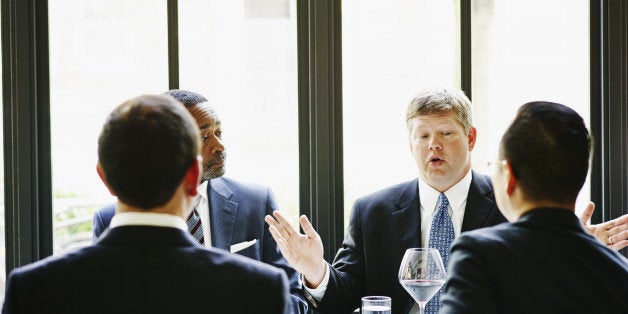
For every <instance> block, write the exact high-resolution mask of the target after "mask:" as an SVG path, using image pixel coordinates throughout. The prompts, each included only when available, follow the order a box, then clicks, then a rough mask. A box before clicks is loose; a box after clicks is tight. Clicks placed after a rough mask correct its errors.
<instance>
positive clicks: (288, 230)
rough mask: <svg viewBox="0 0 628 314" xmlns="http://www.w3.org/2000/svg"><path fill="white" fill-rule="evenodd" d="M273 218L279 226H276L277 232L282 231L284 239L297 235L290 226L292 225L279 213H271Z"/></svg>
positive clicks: (297, 232)
mask: <svg viewBox="0 0 628 314" xmlns="http://www.w3.org/2000/svg"><path fill="white" fill-rule="evenodd" d="M273 216H274V217H275V219H276V220H277V222H279V225H280V226H277V227H276V228H277V229H278V230H280V231H282V233H284V234H285V235H286V237H290V236H292V235H295V234H299V231H297V230H296V229H295V228H294V227H293V226H292V224H291V223H290V222H288V220H287V219H286V218H285V217H284V216H283V215H282V214H281V213H280V212H279V211H274V212H273ZM282 229H283V230H282Z"/></svg>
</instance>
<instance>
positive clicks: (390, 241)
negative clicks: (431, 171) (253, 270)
mask: <svg viewBox="0 0 628 314" xmlns="http://www.w3.org/2000/svg"><path fill="white" fill-rule="evenodd" d="M419 204H420V203H419V191H418V185H417V179H414V180H411V181H408V182H404V183H401V184H397V185H395V186H392V187H389V188H386V189H384V190H380V191H377V192H375V193H373V194H370V195H368V196H365V197H363V198H360V199H358V200H356V201H355V203H354V205H353V209H352V212H351V218H350V221H349V230H348V233H347V235H346V236H345V239H344V242H343V244H342V248H341V249H340V250H338V253H337V254H336V258H335V259H334V263H333V264H332V267H330V277H329V284H328V286H327V290H326V292H325V295H324V296H323V299H322V300H321V302H320V303H318V304H315V302H313V300H312V299H311V298H309V299H310V301H311V303H312V304H313V305H314V306H317V310H318V311H319V312H321V313H350V312H352V311H353V310H354V309H356V308H357V307H359V306H360V299H361V297H363V296H367V295H385V296H389V297H391V298H392V312H393V313H404V314H405V313H408V311H409V310H410V308H411V307H412V305H413V304H414V300H413V299H412V298H411V297H410V295H409V294H408V293H407V292H406V291H405V290H404V289H403V287H402V286H401V284H399V279H398V272H399V265H400V264H401V259H402V257H403V255H404V253H405V251H406V249H408V248H414V247H421V232H420V226H421V215H420V213H419ZM504 221H506V219H505V218H504V217H503V216H502V214H501V213H500V212H499V209H498V208H497V205H496V204H495V198H494V196H493V187H492V186H491V182H490V179H489V178H488V177H487V176H484V175H481V174H478V173H476V172H473V173H472V179H471V186H470V188H469V194H468V196H467V205H466V208H465V214H464V218H463V222H462V231H467V230H473V229H477V228H481V227H486V226H492V225H495V224H498V223H501V222H504Z"/></svg>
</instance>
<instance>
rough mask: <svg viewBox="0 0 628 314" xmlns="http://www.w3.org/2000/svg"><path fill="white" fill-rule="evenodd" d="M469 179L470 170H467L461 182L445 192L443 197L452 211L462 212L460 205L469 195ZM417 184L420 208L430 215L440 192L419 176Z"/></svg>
mask: <svg viewBox="0 0 628 314" xmlns="http://www.w3.org/2000/svg"><path fill="white" fill-rule="evenodd" d="M471 177H472V176H471V170H469V171H467V174H466V175H465V176H464V177H463V178H462V180H460V181H458V183H456V184H454V185H453V186H452V187H450V188H449V190H447V191H445V196H447V200H448V201H449V205H450V206H451V208H452V209H453V210H454V211H459V210H462V208H461V207H462V204H463V203H464V202H465V201H466V199H467V195H469V188H470V187H471ZM418 184H419V199H420V200H421V206H422V207H423V210H427V211H428V212H429V213H430V214H431V213H432V212H433V211H434V210H435V209H436V203H437V202H438V196H440V192H438V191H437V190H436V189H434V188H433V187H431V186H430V185H429V184H427V183H426V182H425V181H423V178H421V177H420V176H419V180H418Z"/></svg>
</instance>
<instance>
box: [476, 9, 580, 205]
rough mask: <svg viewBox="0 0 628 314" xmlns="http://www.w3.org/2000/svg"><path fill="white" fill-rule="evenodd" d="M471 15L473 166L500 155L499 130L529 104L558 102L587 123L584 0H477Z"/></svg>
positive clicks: (481, 168) (482, 167)
mask: <svg viewBox="0 0 628 314" xmlns="http://www.w3.org/2000/svg"><path fill="white" fill-rule="evenodd" d="M539 8H543V9H542V10H540V9H539ZM471 13H472V15H471V16H472V28H471V29H472V32H473V33H472V36H471V38H472V71H473V72H472V76H473V77H472V80H473V81H472V86H473V91H472V96H473V110H474V123H475V125H476V127H477V129H478V140H477V144H476V147H475V149H474V151H473V162H474V168H475V169H478V170H481V171H484V170H485V166H486V163H487V161H490V160H494V159H495V158H497V149H498V145H499V142H500V139H501V135H502V134H503V133H504V131H505V130H506V128H507V127H508V125H509V124H510V122H511V121H512V119H514V117H515V114H516V111H517V109H518V108H519V106H521V105H523V104H524V103H526V102H530V101H536V100H547V101H553V102H558V103H562V104H564V105H567V106H570V107H571V108H573V109H574V110H576V111H577V112H578V113H579V114H580V115H581V116H582V117H583V118H584V119H585V122H586V123H587V124H588V123H589V106H590V95H589V85H590V81H589V67H590V64H589V60H590V57H589V1H585V0H578V1H572V0H560V1H543V0H533V1H530V0H525V1H524V0H520V1H495V0H481V1H474V2H473V7H472V12H471ZM589 186H590V185H589V180H587V182H586V183H585V186H584V187H583V189H582V191H581V193H580V196H579V199H578V204H577V205H576V209H577V210H583V209H584V206H585V205H586V202H588V201H589V199H590V187H589Z"/></svg>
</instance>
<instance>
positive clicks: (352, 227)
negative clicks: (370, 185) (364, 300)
mask: <svg viewBox="0 0 628 314" xmlns="http://www.w3.org/2000/svg"><path fill="white" fill-rule="evenodd" d="M362 243H363V239H362V228H361V223H360V203H359V200H357V201H356V202H355V203H354V205H353V209H352V210H351V218H350V219H349V230H348V233H347V235H346V236H345V239H344V241H343V243H342V247H341V248H340V250H338V254H336V258H335V259H334V263H333V264H332V265H331V267H330V268H329V270H330V275H329V283H328V285H327V290H326V291H325V295H324V296H323V299H322V300H321V302H320V303H319V304H318V305H317V306H318V308H317V310H318V311H319V312H321V313H350V312H353V311H354V310H355V309H356V308H358V307H359V306H360V300H361V297H362V296H363V295H364V291H365V287H364V286H365V282H364V278H365V269H366V266H365V264H364V263H365V262H364V248H363V245H362Z"/></svg>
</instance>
